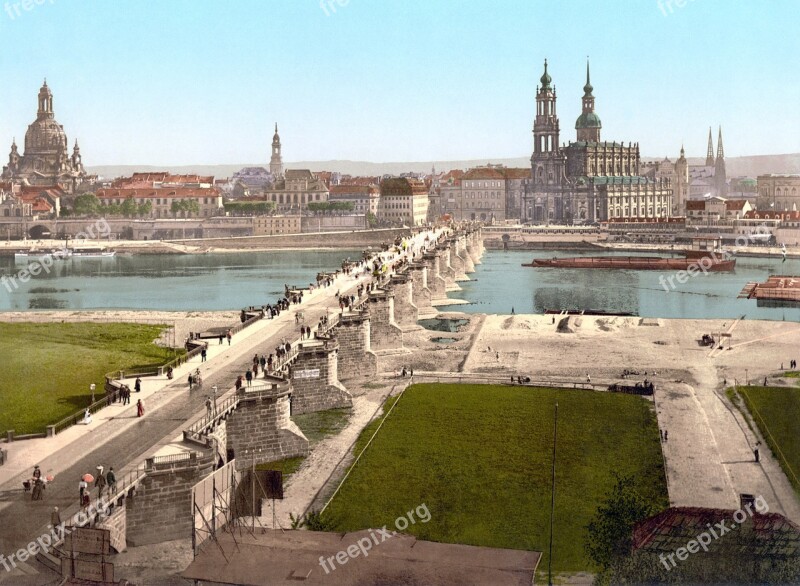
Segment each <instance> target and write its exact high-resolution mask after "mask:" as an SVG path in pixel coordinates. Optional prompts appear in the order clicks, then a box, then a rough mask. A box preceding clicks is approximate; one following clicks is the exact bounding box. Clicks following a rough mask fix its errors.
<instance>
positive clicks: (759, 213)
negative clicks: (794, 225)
mask: <svg viewBox="0 0 800 586" xmlns="http://www.w3.org/2000/svg"><path fill="white" fill-rule="evenodd" d="M744 217H745V219H747V220H790V221H800V212H774V211H772V210H750V211H749V212H746V213H745V214H744Z"/></svg>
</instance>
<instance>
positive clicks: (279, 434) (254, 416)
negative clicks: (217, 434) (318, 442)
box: [225, 376, 308, 470]
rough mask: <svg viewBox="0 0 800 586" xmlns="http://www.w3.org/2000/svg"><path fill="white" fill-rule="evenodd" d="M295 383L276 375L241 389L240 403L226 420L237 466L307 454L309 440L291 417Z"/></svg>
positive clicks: (227, 431) (226, 431) (246, 466)
mask: <svg viewBox="0 0 800 586" xmlns="http://www.w3.org/2000/svg"><path fill="white" fill-rule="evenodd" d="M292 392H293V388H292V384H291V383H290V382H289V381H288V380H286V379H284V378H282V377H277V376H268V377H266V379H264V382H263V383H261V379H259V380H258V382H257V383H256V384H255V385H254V386H252V387H243V388H241V389H239V391H238V393H237V396H238V398H239V403H238V405H237V407H236V409H235V410H234V411H232V412H231V414H230V415H229V416H228V419H227V421H226V423H225V435H226V438H227V447H228V449H229V450H232V451H233V454H234V457H235V458H236V468H237V469H239V470H243V469H245V468H249V467H251V466H252V465H253V464H260V463H262V462H274V461H276V460H283V459H285V458H293V457H295V456H305V455H306V454H308V439H306V436H305V435H303V432H302V431H300V428H299V427H297V425H295V424H294V422H293V421H292V420H291V419H290V418H289V416H290V399H289V397H290V396H291V395H292Z"/></svg>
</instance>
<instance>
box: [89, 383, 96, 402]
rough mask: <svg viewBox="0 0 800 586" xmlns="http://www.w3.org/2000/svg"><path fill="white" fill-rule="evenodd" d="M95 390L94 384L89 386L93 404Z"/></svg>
mask: <svg viewBox="0 0 800 586" xmlns="http://www.w3.org/2000/svg"><path fill="white" fill-rule="evenodd" d="M95 388H96V387H95V385H94V383H92V384H90V385H89V390H90V391H91V392H92V403H94V390H95Z"/></svg>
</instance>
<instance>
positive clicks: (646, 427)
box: [324, 384, 668, 571]
mask: <svg viewBox="0 0 800 586" xmlns="http://www.w3.org/2000/svg"><path fill="white" fill-rule="evenodd" d="M556 400H557V401H558V405H559V410H558V413H559V422H558V450H557V471H556V505H555V523H554V527H555V529H554V532H555V535H554V545H553V567H554V569H557V570H558V571H579V570H587V569H590V568H589V565H590V564H589V562H588V560H587V559H586V557H585V556H584V552H583V541H584V536H585V526H586V524H587V523H588V522H589V520H590V518H591V517H592V515H593V514H594V512H595V509H596V508H597V505H598V503H599V502H600V501H601V500H602V499H603V497H604V496H605V495H606V493H607V492H608V490H609V489H610V488H611V487H612V486H613V482H614V480H613V477H612V472H613V471H618V472H620V473H622V474H631V475H634V477H635V478H636V480H637V482H638V488H639V491H640V492H641V493H642V494H643V495H645V496H646V497H647V498H648V499H649V500H650V501H651V502H653V504H654V505H655V506H657V507H658V508H659V509H661V508H665V507H666V506H667V505H668V499H667V490H666V480H665V476H664V470H663V465H662V458H661V452H660V450H661V446H660V438H659V432H658V427H657V424H656V418H655V414H654V413H653V411H652V408H651V407H652V404H651V403H649V402H647V401H646V400H644V399H642V398H640V397H635V396H628V395H619V394H611V393H593V392H588V391H569V390H553V389H530V388H521V387H501V386H486V385H444V384H442V385H433V384H431V385H415V386H413V387H411V388H409V390H408V391H406V393H405V394H404V395H403V397H402V398H401V399H400V400H399V402H398V403H397V405H396V407H395V409H394V410H393V411H392V413H391V415H390V416H389V417H388V419H387V420H386V422H385V424H384V425H383V427H382V428H381V430H380V432H379V433H378V435H377V436H376V438H375V440H374V441H373V443H372V444H371V445H370V447H369V449H368V450H367V451H366V453H365V454H364V455H363V456H362V458H361V460H360V461H359V462H358V464H356V466H355V468H354V469H353V471H352V472H351V474H350V477H349V478H348V479H347V481H346V482H345V484H344V485H343V486H342V489H341V490H340V491H339V494H338V495H337V496H336V497H335V498H334V500H333V501H332V502H331V504H330V506H329V507H328V508H327V509H326V510H325V513H324V519H325V520H326V521H327V522H331V523H333V524H334V525H335V526H336V528H337V529H339V530H343V531H345V530H346V531H351V530H358V529H364V528H367V527H381V526H383V525H387V526H389V528H392V527H393V526H394V520H395V519H396V518H398V517H400V516H403V515H404V514H405V513H406V511H409V510H411V509H412V508H416V507H417V506H420V505H422V504H425V505H427V507H428V509H429V510H430V513H431V520H430V521H429V522H428V523H426V524H421V523H417V524H413V525H410V526H409V528H408V530H407V531H408V532H410V533H412V534H414V535H416V536H417V537H419V538H420V539H429V540H433V541H441V542H449V543H465V544H471V545H484V546H491V547H503V548H514V549H527V550H536V551H540V552H543V554H544V557H543V558H542V561H541V564H540V566H539V567H540V569H541V568H546V567H547V549H548V536H549V526H550V498H551V489H550V487H551V463H552V460H551V455H552V449H553V411H554V404H555V402H556ZM387 410H388V405H387ZM377 425H378V422H373V423H372V424H371V425H370V426H368V428H367V429H365V431H364V433H362V436H361V438H360V439H359V442H358V444H357V451H356V453H359V451H360V448H362V447H363V446H364V445H365V444H366V442H367V441H368V440H369V437H371V436H372V433H373V432H374V430H375V428H376V427H377Z"/></svg>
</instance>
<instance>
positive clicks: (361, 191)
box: [330, 185, 379, 195]
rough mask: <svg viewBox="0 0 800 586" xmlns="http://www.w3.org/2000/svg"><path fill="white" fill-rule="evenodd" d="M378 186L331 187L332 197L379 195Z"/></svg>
mask: <svg viewBox="0 0 800 586" xmlns="http://www.w3.org/2000/svg"><path fill="white" fill-rule="evenodd" d="M378 193H379V190H378V187H377V186H376V185H331V188H330V195H372V194H374V195H377V194H378Z"/></svg>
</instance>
